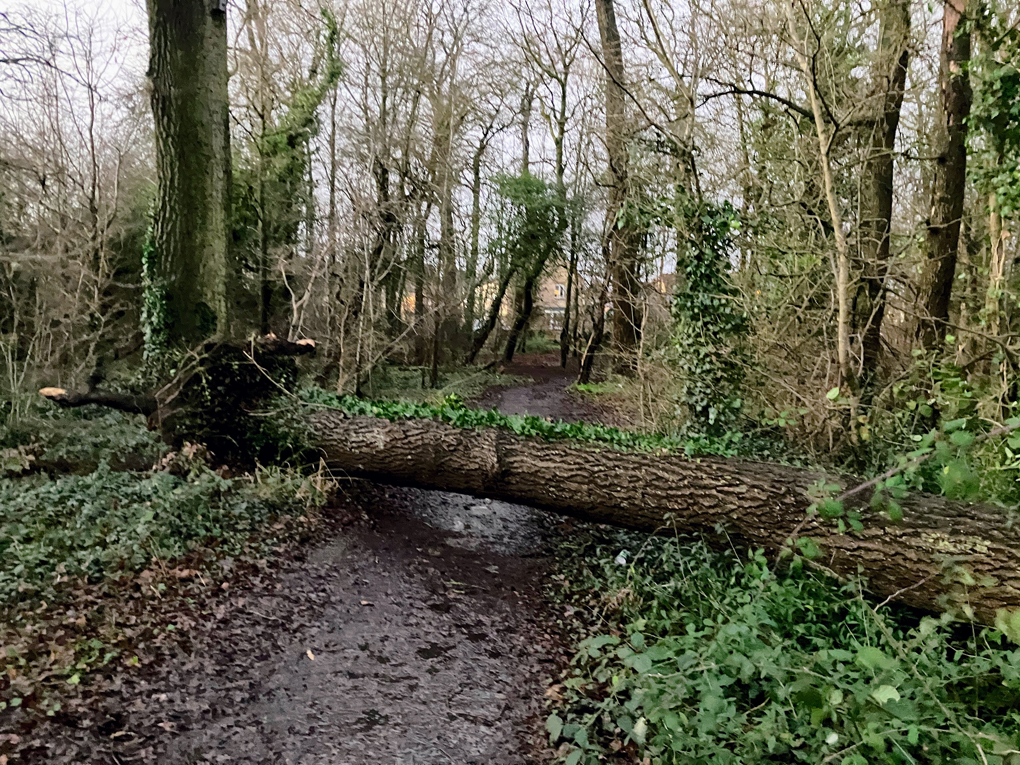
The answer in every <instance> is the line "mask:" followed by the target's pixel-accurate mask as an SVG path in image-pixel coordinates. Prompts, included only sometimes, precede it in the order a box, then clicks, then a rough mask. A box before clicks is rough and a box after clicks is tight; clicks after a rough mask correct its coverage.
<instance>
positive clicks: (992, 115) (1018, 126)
mask: <svg viewBox="0 0 1020 765" xmlns="http://www.w3.org/2000/svg"><path fill="white" fill-rule="evenodd" d="M1003 18H1004V16H1003V15H1002V14H999V13H996V12H994V11H993V10H991V9H989V8H987V7H986V8H984V9H983V14H982V15H981V16H979V18H978V19H977V21H976V27H977V29H978V31H979V35H978V45H977V51H976V52H975V54H974V55H973V56H972V57H971V60H970V76H971V82H972V84H973V85H974V99H973V103H972V105H971V110H970V116H969V119H968V124H969V125H970V132H969V134H968V141H969V146H968V149H969V152H970V154H971V156H972V157H973V158H974V159H976V160H977V161H975V162H969V163H968V169H970V170H971V172H972V173H973V174H974V176H975V180H976V181H977V183H978V185H979V187H981V188H982V189H983V190H985V191H986V192H988V193H993V194H995V195H996V197H997V199H998V203H999V207H1000V212H1001V213H1002V216H1003V217H1004V218H1013V217H1015V216H1016V215H1017V213H1018V212H1020V29H1017V28H1016V27H1012V28H1008V29H1003V28H1002V25H1001V21H1000V20H1001V19H1003Z"/></svg>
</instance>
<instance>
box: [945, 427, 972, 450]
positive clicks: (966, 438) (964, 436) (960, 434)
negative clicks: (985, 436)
mask: <svg viewBox="0 0 1020 765" xmlns="http://www.w3.org/2000/svg"><path fill="white" fill-rule="evenodd" d="M949 440H950V441H951V442H952V443H953V445H954V446H970V445H971V444H972V443H974V434H973V433H968V432H967V431H966V430H957V431H954V432H953V433H952V434H951V435H950V436H949Z"/></svg>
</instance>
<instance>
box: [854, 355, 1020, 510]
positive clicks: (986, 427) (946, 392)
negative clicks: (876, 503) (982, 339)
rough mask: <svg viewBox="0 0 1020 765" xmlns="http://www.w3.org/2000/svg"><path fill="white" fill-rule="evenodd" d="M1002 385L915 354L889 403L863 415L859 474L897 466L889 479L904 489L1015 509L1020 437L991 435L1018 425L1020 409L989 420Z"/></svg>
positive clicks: (1005, 409)
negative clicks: (897, 469)
mask: <svg viewBox="0 0 1020 765" xmlns="http://www.w3.org/2000/svg"><path fill="white" fill-rule="evenodd" d="M949 340H950V342H952V341H953V338H952V337H950V338H949ZM997 386H998V383H997V381H995V380H990V379H988V378H984V377H981V376H979V375H970V376H969V377H968V376H967V375H965V373H964V371H963V370H961V369H960V368H959V367H957V366H955V365H954V364H952V363H950V362H948V361H939V360H938V359H933V358H931V357H930V356H928V355H925V354H920V353H918V354H917V356H916V357H915V359H914V363H913V365H912V366H911V367H910V368H909V369H908V373H907V374H904V375H903V376H902V377H901V378H900V379H898V380H897V381H896V382H894V383H893V384H892V385H891V386H890V388H889V390H888V391H887V394H886V395H887V396H888V397H889V401H888V402H887V403H885V404H884V405H883V406H882V407H881V408H879V407H877V406H876V407H872V408H871V409H870V410H869V411H868V412H867V414H866V415H861V418H862V419H863V420H864V421H865V423H866V425H864V426H863V427H862V428H861V431H860V432H861V438H862V441H861V443H860V444H859V445H858V448H857V449H856V456H857V459H858V460H859V465H860V468H859V469H860V470H861V471H862V472H865V473H869V474H875V473H881V472H884V471H885V470H886V469H887V468H890V467H894V466H897V465H899V466H901V467H902V468H903V470H902V471H901V472H900V473H899V474H897V475H896V476H894V478H893V479H891V480H892V481H893V482H896V483H898V484H900V485H902V487H903V488H904V489H911V490H917V491H928V492H932V493H935V494H944V495H945V496H948V497H950V498H952V499H958V500H963V501H976V500H984V501H993V502H999V503H1001V504H1003V505H1005V506H1007V507H1014V506H1016V505H1017V503H1018V502H1020V434H1018V433H1017V432H1015V431H1009V432H1003V433H1001V434H999V435H996V436H991V437H989V436H988V434H989V433H990V432H991V431H992V430H995V429H999V428H1003V427H1005V428H1011V427H1013V426H1016V425H1017V424H1018V423H1020V409H1018V407H1017V405H1016V404H1010V405H1006V406H996V407H995V409H996V410H997V411H995V412H994V413H995V414H996V415H998V416H999V417H1001V418H1002V419H1001V420H996V419H993V418H991V417H989V416H988V414H989V412H988V409H989V406H988V404H989V402H990V401H994V400H995V397H996V395H995V394H996V389H997ZM889 485H890V482H889V481H887V482H885V487H888V486H889ZM879 488H880V490H882V489H883V486H882V485H880V487H879Z"/></svg>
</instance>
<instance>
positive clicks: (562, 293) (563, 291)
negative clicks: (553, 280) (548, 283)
mask: <svg viewBox="0 0 1020 765" xmlns="http://www.w3.org/2000/svg"><path fill="white" fill-rule="evenodd" d="M553 295H555V296H556V297H558V298H562V297H566V296H567V288H566V287H565V286H563V285H562V284H557V285H556V289H555V290H554V291H553Z"/></svg>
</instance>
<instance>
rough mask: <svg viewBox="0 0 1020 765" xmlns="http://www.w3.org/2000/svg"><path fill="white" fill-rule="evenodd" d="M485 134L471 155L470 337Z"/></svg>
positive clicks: (467, 315) (466, 326) (467, 327)
mask: <svg viewBox="0 0 1020 765" xmlns="http://www.w3.org/2000/svg"><path fill="white" fill-rule="evenodd" d="M486 141H487V135H483V136H482V140H481V141H479V143H478V146H477V147H476V148H475V153H474V155H473V156H472V157H471V244H470V247H469V249H468V257H467V268H466V269H465V270H464V281H465V282H466V283H467V300H466V302H465V304H464V332H465V333H466V334H467V336H468V337H471V336H472V335H473V334H474V331H475V293H476V292H477V291H478V285H477V284H476V283H475V280H476V279H477V278H478V255H479V253H480V246H479V241H478V239H479V233H480V232H481V228H482V155H483V154H484V153H485V148H486V146H487V145H488V144H487V143H486Z"/></svg>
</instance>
